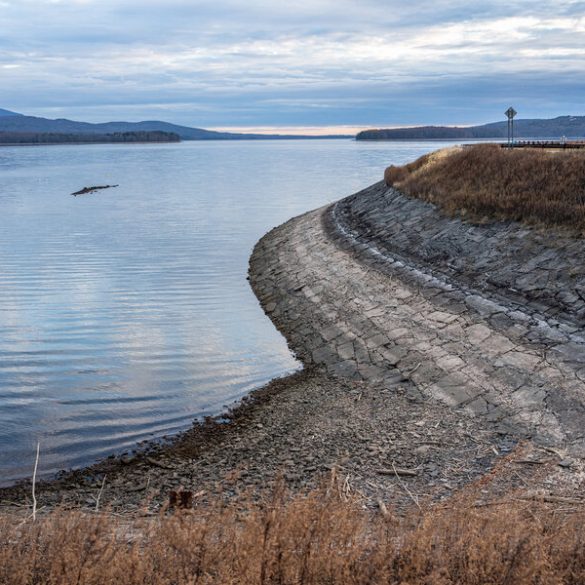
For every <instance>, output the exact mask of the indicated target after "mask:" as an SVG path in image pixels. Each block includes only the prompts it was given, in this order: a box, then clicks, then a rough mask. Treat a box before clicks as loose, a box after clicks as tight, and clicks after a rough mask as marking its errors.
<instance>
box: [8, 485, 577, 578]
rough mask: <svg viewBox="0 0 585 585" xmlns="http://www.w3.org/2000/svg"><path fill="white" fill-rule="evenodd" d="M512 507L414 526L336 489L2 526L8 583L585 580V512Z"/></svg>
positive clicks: (454, 513) (457, 512)
mask: <svg viewBox="0 0 585 585" xmlns="http://www.w3.org/2000/svg"><path fill="white" fill-rule="evenodd" d="M529 506H530V507H527V504H526V503H523V504H521V503H514V502H512V503H508V504H504V505H502V506H489V507H483V508H475V507H473V505H472V504H471V503H470V501H467V502H465V501H464V502H460V503H459V504H458V505H457V506H456V508H454V509H436V508H435V509H433V510H430V511H426V512H422V513H418V512H417V514H416V515H415V516H412V517H409V518H399V517H397V516H394V515H393V514H392V513H391V512H390V513H386V514H385V515H382V514H381V513H379V512H372V511H368V510H365V509H363V508H362V507H361V506H360V505H359V503H358V502H357V501H355V500H347V499H346V498H344V497H342V495H340V494H339V493H338V492H337V491H336V490H334V489H331V488H329V489H326V488H323V489H321V490H318V491H316V492H313V493H310V494H308V495H306V496H298V495H297V496H295V497H291V496H290V495H288V494H286V493H285V492H284V491H283V490H277V491H276V492H275V494H274V496H273V498H272V499H271V500H270V501H265V502H262V503H260V504H258V503H253V502H250V503H248V504H247V505H246V506H242V505H241V504H240V505H239V507H238V506H236V505H226V504H221V503H220V501H219V500H218V502H217V503H216V504H215V505H211V506H209V507H205V508H204V509H200V510H193V511H189V512H181V513H176V514H173V515H169V514H167V515H161V516H157V517H154V518H143V519H138V520H137V519H132V520H129V519H124V518H120V517H116V516H113V515H108V514H90V513H82V512H78V511H69V512H67V511H59V512H53V513H51V514H49V515H47V516H44V517H39V518H38V519H37V521H36V522H34V523H33V522H30V521H28V522H26V523H24V524H22V523H19V522H18V521H16V520H15V519H14V518H9V517H3V518H1V519H0V583H2V584H3V585H16V584H18V585H25V584H26V585H28V584H55V585H70V584H76V585H89V584H92V585H94V584H95V585H98V584H99V585H110V584H112V585H113V584H117V585H122V584H128V585H131V584H139V583H140V584H152V585H155V584H156V585H163V584H165V585H171V584H173V585H179V584H197V583H198V584H210V583H213V584H221V585H230V584H236V583H237V584H245V585H248V584H249V585H254V584H262V585H264V584H271V585H272V584H279V585H288V584H290V585H299V584H311V585H317V584H319V585H326V584H327V585H342V584H343V585H352V584H356V585H357V584H360V585H368V584H382V583H386V584H395V583H396V584H398V583H400V584H404V585H406V584H408V585H423V584H424V585H448V584H457V585H471V584H474V585H475V584H476V585H480V584H481V585H490V584H494V585H495V584H498V585H500V584H502V585H503V584H509V585H512V584H513V585H525V584H526V585H528V584H531V585H535V584H540V585H560V584H567V585H569V584H577V583H584V582H585V547H584V546H583V545H584V544H585V539H584V525H583V520H584V519H585V510H584V509H581V510H578V511H573V512H572V513H571V514H569V513H567V512H566V511H565V512H554V511H551V510H547V509H545V508H544V507H543V506H538V505H535V504H530V505H529Z"/></svg>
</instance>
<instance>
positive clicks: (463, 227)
mask: <svg viewBox="0 0 585 585" xmlns="http://www.w3.org/2000/svg"><path fill="white" fill-rule="evenodd" d="M553 240H554V241H553ZM580 247H583V242H582V241H581V240H575V239H571V238H569V237H567V238H565V239H563V238H558V237H556V236H555V237H554V238H551V237H549V236H547V235H545V234H542V233H538V232H536V231H534V230H528V229H527V228H524V227H522V226H519V225H516V224H512V223H510V224H505V225H504V224H495V225H493V224H492V225H485V226H471V225H469V224H467V223H464V222H462V221H460V220H456V219H450V218H446V217H443V216H442V215H441V214H440V213H439V212H438V211H437V210H436V209H435V208H434V206H432V205H430V204H427V203H424V202H421V201H418V200H414V199H410V198H407V197H405V196H403V195H402V194H400V193H399V192H397V191H395V190H393V189H391V188H388V187H386V186H385V185H384V184H383V183H379V184H376V185H373V186H372V187H370V188H368V189H366V190H364V191H362V192H360V193H357V194H355V195H352V196H350V197H348V198H346V199H343V200H341V201H339V202H338V203H336V204H334V205H332V206H328V207H326V208H322V209H319V210H316V211H313V212H310V213H307V214H305V215H303V216H300V217H297V218H295V219H292V220H290V221H289V222H287V223H286V224H284V225H282V226H280V227H278V228H276V229H274V230H272V231H271V232H270V233H269V234H267V235H266V236H265V237H264V238H262V240H261V241H260V242H259V243H258V244H257V246H256V248H255V250H254V252H253V255H252V258H251V261H250V282H251V284H252V287H253V289H254V291H255V293H256V295H257V296H258V298H259V300H260V302H261V304H262V306H263V307H264V309H265V311H266V312H267V314H268V315H269V316H270V318H271V319H272V321H273V322H274V323H275V325H276V326H277V327H278V328H279V329H280V331H281V332H282V333H283V334H284V335H285V337H286V338H287V340H288V341H289V345H290V347H291V349H292V350H293V351H294V352H295V353H296V354H297V355H298V356H299V358H300V359H301V360H302V361H303V363H304V364H305V371H304V372H302V373H300V374H295V375H293V376H291V377H289V378H284V379H280V380H275V381H274V382H272V383H271V384H269V385H268V386H267V387H265V388H263V389H260V390H258V391H256V392H254V393H252V395H251V396H250V397H249V398H248V399H247V400H244V401H243V402H242V404H241V405H239V406H238V407H236V408H235V409H234V410H233V411H232V412H230V413H228V414H227V415H226V416H224V417H221V418H218V419H217V420H209V421H207V422H205V423H203V424H196V425H194V427H193V428H192V429H191V430H190V431H188V432H186V433H183V434H182V435H180V436H179V437H177V438H175V439H174V440H172V441H171V442H169V443H168V444H166V445H159V446H151V447H150V448H149V449H148V450H146V451H144V452H142V453H139V454H136V455H133V456H131V457H123V458H111V459H109V460H106V461H104V462H101V463H100V464H96V465H94V466H93V467H91V468H88V469H84V470H81V471H76V472H70V473H67V474H63V475H62V476H61V477H60V478H59V479H57V480H56V481H52V482H48V483H43V484H41V485H39V486H38V489H37V492H38V499H39V505H41V506H46V507H47V508H50V507H52V506H55V505H56V504H64V505H67V506H79V505H81V506H82V507H87V508H92V507H95V505H96V499H98V498H99V500H100V505H101V506H111V507H112V508H113V509H114V510H118V511H136V510H143V511H146V512H147V513H152V512H156V511H157V510H158V509H160V507H161V506H163V505H164V504H165V502H166V501H167V500H168V497H169V493H170V492H171V491H172V490H177V489H179V488H183V489H186V490H189V491H191V492H192V493H193V494H194V496H195V502H196V503H198V502H205V501H206V499H207V498H209V497H211V496H214V495H215V494H218V493H221V494H223V496H224V497H229V498H234V497H236V498H237V497H239V496H240V495H242V494H243V493H246V492H249V491H250V490H253V491H254V492H261V491H262V490H266V489H270V486H271V485H273V483H274V482H275V481H276V480H277V478H279V477H281V478H282V479H283V480H284V481H285V482H286V483H287V484H288V485H289V486H290V487H292V488H293V489H304V488H307V487H312V486H314V485H316V483H317V482H319V481H321V480H322V479H323V478H324V477H328V476H329V475H330V474H331V473H334V474H335V475H336V477H337V479H338V480H339V481H340V485H341V486H343V489H344V490H346V491H347V492H348V493H349V492H351V493H357V494H361V495H362V496H363V498H364V503H365V504H367V505H379V504H380V502H383V503H385V504H386V505H388V506H397V507H404V506H408V505H413V504H414V503H416V504H419V505H420V503H422V502H425V501H436V500H439V499H444V498H446V497H449V496H451V495H453V494H454V493H456V492H457V491H458V490H460V489H461V488H464V487H465V486H469V487H468V489H473V490H475V491H474V494H475V495H474V497H475V498H476V501H477V502H478V505H480V504H481V502H483V501H488V500H491V499H493V498H498V497H501V496H502V495H503V494H510V493H511V492H513V491H514V492H515V491H517V490H520V492H521V493H522V494H524V495H523V496H522V497H532V496H535V495H539V496H540V497H553V498H559V497H560V498H573V499H574V498H575V497H576V494H579V492H580V490H581V488H582V483H583V480H584V478H585V472H584V469H585V466H584V464H583V456H584V455H585V433H584V432H583V414H584V412H585V408H584V406H585V404H584V403H585V393H584V391H585V387H584V383H583V381H582V378H583V377H584V376H585V341H584V339H583V337H582V319H583V317H584V315H585V305H584V304H583V297H581V296H580V291H581V284H582V282H583V279H582V276H583V268H582V263H580V262H579V260H580V258H582V256H577V257H572V256H567V255H566V253H567V252H571V254H572V253H574V252H575V250H577V249H580ZM0 503H1V505H2V506H4V507H5V508H8V507H10V508H11V509H17V508H19V507H21V508H23V509H26V508H27V507H28V506H29V505H30V485H26V484H23V485H20V486H17V487H15V488H11V489H5V490H0Z"/></svg>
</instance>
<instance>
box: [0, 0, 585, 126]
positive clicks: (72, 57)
mask: <svg viewBox="0 0 585 585" xmlns="http://www.w3.org/2000/svg"><path fill="white" fill-rule="evenodd" d="M584 97H585V0H555V1H548V0H544V1H540V2H538V1H534V0H529V1H526V0H520V1H519V0H505V1H504V0H480V1H477V0H467V1H464V0H448V1H442V0H434V1H433V0H412V1H410V2H408V1H406V0H401V1H397V0H384V1H382V0H360V1H359V2H358V1H353V0H310V1H309V0H303V1H300V0H286V1H283V0H14V1H12V0H0V108H6V109H9V110H13V111H17V112H20V113H24V114H27V115H36V116H43V117H49V118H59V117H64V118H70V119H75V120H84V121H89V122H105V121H110V120H127V121H139V120H153V119H159V120H165V121H169V122H174V123H177V124H183V125H188V126H195V127H202V128H213V129H233V130H265V131H273V130H274V129H287V130H291V131H294V130H299V131H304V132H319V131H325V132H329V131H333V132H347V133H353V132H354V131H355V130H357V129H362V128H375V127H398V126H412V125H422V124H446V125H470V124H479V123H485V122H493V121H497V120H500V119H504V111H505V110H506V109H507V107H508V106H510V105H513V106H514V108H515V109H516V110H517V111H518V112H519V116H518V117H519V118H536V117H539V118H550V117H555V116H558V115H566V114H571V115H583V114H585V100H584Z"/></svg>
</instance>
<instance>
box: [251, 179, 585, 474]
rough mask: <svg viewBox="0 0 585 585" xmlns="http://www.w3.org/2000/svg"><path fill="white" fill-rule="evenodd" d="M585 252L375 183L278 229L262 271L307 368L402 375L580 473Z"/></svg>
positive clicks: (262, 246)
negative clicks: (455, 213)
mask: <svg viewBox="0 0 585 585" xmlns="http://www.w3.org/2000/svg"><path fill="white" fill-rule="evenodd" d="M583 248H584V245H583V241H582V240H578V239H572V238H570V237H568V236H567V237H562V236H558V235H556V234H555V235H553V236H551V235H550V234H549V235H546V234H543V233H541V232H538V231H536V230H530V229H528V228H526V227H524V226H520V225H518V224H513V223H499V224H492V225H489V226H471V225H469V224H466V223H463V222H462V221H460V220H459V219H451V218H446V217H444V216H442V215H441V214H440V213H439V212H438V211H437V209H436V208H435V207H434V206H433V205H431V204H428V203H425V202H422V201H419V200H416V199H411V198H408V197H406V196H404V195H402V194H401V193H399V192H398V191H396V190H394V189H392V188H388V187H386V186H385V185H384V184H383V183H378V184H376V185H373V186H372V187H370V188H368V189H366V190H364V191H362V192H360V193H357V194H355V195H353V196H350V197H348V198H346V199H343V200H341V201H339V202H337V203H336V204H334V205H332V206H328V207H326V208H322V209H319V210H316V211H313V212H310V213H308V214H305V215H303V216H301V217H299V218H295V219H293V220H291V221H289V222H288V223H287V224H285V225H283V226H280V227H279V228H276V229H275V230H273V231H272V232H271V233H269V234H267V235H266V236H265V237H264V238H263V240H261V242H260V243H259V244H258V246H257V249H256V250H255V252H254V254H253V257H252V264H251V274H252V282H253V283H254V290H255V292H256V294H257V296H258V297H259V298H260V299H261V302H262V303H263V305H264V307H265V310H266V311H267V313H268V314H269V315H270V317H271V319H272V320H273V321H274V323H275V324H276V325H277V326H278V327H279V329H280V330H281V331H282V332H283V333H284V334H285V336H286V337H287V339H288V340H289V343H290V345H291V347H292V349H293V350H294V351H295V352H297V354H298V355H299V356H300V357H301V358H302V359H303V361H304V362H305V363H307V364H316V365H318V366H321V367H323V368H325V369H326V371H327V372H328V373H330V374H332V375H334V376H340V377H346V378H350V379H354V380H366V381H369V382H377V383H383V384H385V385H386V387H388V388H391V387H392V386H393V384H395V382H396V378H397V375H402V376H404V377H405V378H407V379H408V380H410V381H411V382H412V383H413V387H412V390H411V392H413V393H414V394H415V395H416V394H417V393H418V396H419V397H420V399H421V400H432V401H437V402H441V403H443V404H446V405H449V406H451V407H452V408H453V409H456V410H458V411H461V412H464V413H465V414H467V415H469V416H472V417H477V418H480V419H483V420H485V421H487V422H488V423H490V424H491V425H492V427H493V428H495V429H497V430H500V431H502V432H507V433H509V434H510V435H511V436H515V437H518V438H520V437H522V438H530V439H531V440H532V441H533V443H534V445H536V446H539V447H545V448H549V449H552V450H553V451H555V452H556V451H558V452H559V453H562V454H563V456H566V457H568V458H573V459H574V461H572V465H574V466H575V469H576V470H577V469H578V470H582V458H583V456H584V455H585V424H584V423H585V416H584V415H585V408H584V401H585V384H584V383H583V379H584V376H583V374H584V372H585V370H584V365H585V338H584V336H583V329H582V324H583V315H584V313H585V303H584V302H583V296H582V291H583V289H584V288H585V278H584V274H583V273H584V269H583V264H582V262H581V258H582V257H583V256H582V255H577V252H579V251H583ZM429 408H432V406H431V405H430V403H429Z"/></svg>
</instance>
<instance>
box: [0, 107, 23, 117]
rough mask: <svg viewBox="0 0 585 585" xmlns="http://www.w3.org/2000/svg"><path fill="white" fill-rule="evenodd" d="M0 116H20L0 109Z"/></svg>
mask: <svg viewBox="0 0 585 585" xmlns="http://www.w3.org/2000/svg"><path fill="white" fill-rule="evenodd" d="M0 116H22V114H17V113H16V112H11V111H10V110H3V109H2V108H0Z"/></svg>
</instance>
